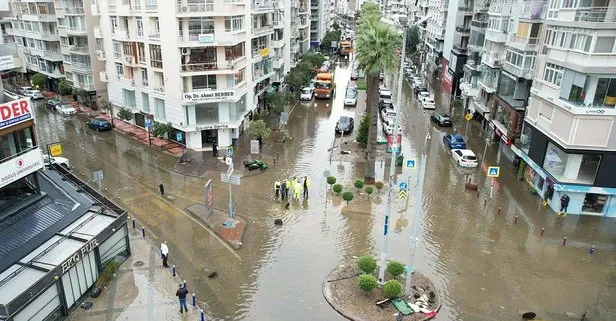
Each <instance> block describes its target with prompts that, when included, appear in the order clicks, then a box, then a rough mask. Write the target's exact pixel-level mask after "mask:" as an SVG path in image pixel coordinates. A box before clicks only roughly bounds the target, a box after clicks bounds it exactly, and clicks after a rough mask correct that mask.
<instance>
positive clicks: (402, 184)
mask: <svg viewBox="0 0 616 321" xmlns="http://www.w3.org/2000/svg"><path fill="white" fill-rule="evenodd" d="M408 187H409V186H408V185H407V184H406V182H400V183H398V188H400V190H402V191H406V190H407V188H408Z"/></svg>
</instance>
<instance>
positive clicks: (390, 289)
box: [383, 280, 402, 299]
mask: <svg viewBox="0 0 616 321" xmlns="http://www.w3.org/2000/svg"><path fill="white" fill-rule="evenodd" d="M383 294H384V295H385V297H387V298H390V299H395V298H399V297H400V295H402V284H400V282H398V281H396V280H389V281H387V282H386V283H385V285H383Z"/></svg>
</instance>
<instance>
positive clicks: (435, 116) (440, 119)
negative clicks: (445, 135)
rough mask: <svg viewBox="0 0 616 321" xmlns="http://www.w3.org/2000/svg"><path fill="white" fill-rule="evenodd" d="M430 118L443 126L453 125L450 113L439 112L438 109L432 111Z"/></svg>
mask: <svg viewBox="0 0 616 321" xmlns="http://www.w3.org/2000/svg"><path fill="white" fill-rule="evenodd" d="M430 120H432V121H433V122H435V123H436V124H437V125H439V126H443V127H450V126H451V125H452V124H451V118H449V115H447V114H445V113H439V112H438V111H435V112H433V113H432V116H430Z"/></svg>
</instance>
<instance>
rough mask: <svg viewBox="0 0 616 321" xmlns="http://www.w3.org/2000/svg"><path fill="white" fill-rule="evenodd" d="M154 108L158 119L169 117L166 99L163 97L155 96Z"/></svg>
mask: <svg viewBox="0 0 616 321" xmlns="http://www.w3.org/2000/svg"><path fill="white" fill-rule="evenodd" d="M154 108H155V113H154V116H156V119H158V120H166V119H167V115H166V111H165V101H164V100H163V99H160V98H154Z"/></svg>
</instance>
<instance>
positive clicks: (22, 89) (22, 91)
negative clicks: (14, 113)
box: [17, 86, 34, 95]
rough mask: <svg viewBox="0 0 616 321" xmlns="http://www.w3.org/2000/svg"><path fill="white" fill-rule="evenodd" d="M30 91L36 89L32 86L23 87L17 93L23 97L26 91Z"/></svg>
mask: <svg viewBox="0 0 616 321" xmlns="http://www.w3.org/2000/svg"><path fill="white" fill-rule="evenodd" d="M30 90H34V88H32V87H30V86H23V87H19V89H17V92H18V93H19V94H20V95H23V94H24V93H25V92H26V91H30Z"/></svg>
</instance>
